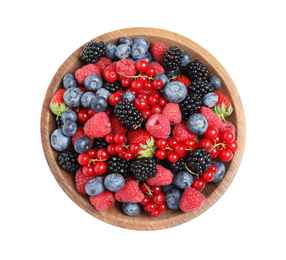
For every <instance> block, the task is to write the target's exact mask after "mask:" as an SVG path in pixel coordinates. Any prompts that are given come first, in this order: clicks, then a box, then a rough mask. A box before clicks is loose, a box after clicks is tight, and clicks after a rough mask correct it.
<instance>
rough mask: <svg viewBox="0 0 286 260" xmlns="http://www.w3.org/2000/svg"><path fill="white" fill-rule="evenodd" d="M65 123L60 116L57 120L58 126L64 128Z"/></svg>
mask: <svg viewBox="0 0 286 260" xmlns="http://www.w3.org/2000/svg"><path fill="white" fill-rule="evenodd" d="M63 125H64V122H63V120H62V119H61V117H60V118H58V120H57V128H60V129H62V128H63Z"/></svg>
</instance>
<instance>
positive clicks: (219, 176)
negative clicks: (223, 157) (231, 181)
mask: <svg viewBox="0 0 286 260" xmlns="http://www.w3.org/2000/svg"><path fill="white" fill-rule="evenodd" d="M212 163H213V164H215V165H216V167H217V171H216V172H215V177H214V179H213V182H219V181H221V180H222V179H223V177H224V175H225V166H224V164H223V162H220V161H212Z"/></svg>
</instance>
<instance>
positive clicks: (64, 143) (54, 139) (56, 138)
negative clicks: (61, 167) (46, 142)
mask: <svg viewBox="0 0 286 260" xmlns="http://www.w3.org/2000/svg"><path fill="white" fill-rule="evenodd" d="M70 144H71V137H69V136H65V135H64V134H63V132H62V129H56V130H55V131H54V132H53V133H52V134H51V146H52V147H53V148H54V149H55V150H56V151H59V152H61V151H63V150H65V149H67V148H68V147H69V146H70Z"/></svg>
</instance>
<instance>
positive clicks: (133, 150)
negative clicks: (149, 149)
mask: <svg viewBox="0 0 286 260" xmlns="http://www.w3.org/2000/svg"><path fill="white" fill-rule="evenodd" d="M139 150H140V145H139V144H131V145H130V146H129V151H130V153H132V154H136V153H138V152H139Z"/></svg>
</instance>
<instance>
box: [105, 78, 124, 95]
mask: <svg viewBox="0 0 286 260" xmlns="http://www.w3.org/2000/svg"><path fill="white" fill-rule="evenodd" d="M103 87H104V88H105V89H107V90H108V91H109V92H111V93H115V92H116V91H117V90H121V89H124V88H123V86H122V85H121V83H120V81H118V80H117V81H115V82H108V81H106V82H105V83H104V85H103Z"/></svg>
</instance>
